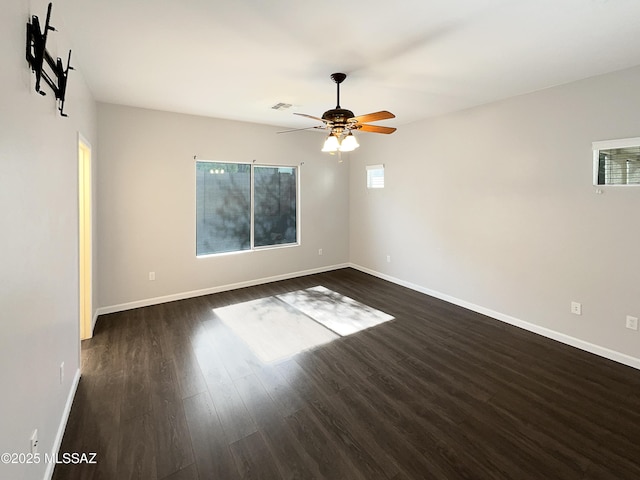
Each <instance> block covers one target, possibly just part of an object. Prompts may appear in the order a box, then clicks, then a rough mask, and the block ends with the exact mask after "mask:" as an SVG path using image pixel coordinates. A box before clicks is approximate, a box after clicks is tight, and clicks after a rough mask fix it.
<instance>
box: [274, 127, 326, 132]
mask: <svg viewBox="0 0 640 480" xmlns="http://www.w3.org/2000/svg"><path fill="white" fill-rule="evenodd" d="M314 128H319V129H320V130H324V129H325V128H327V127H324V126H322V127H319V126H315V127H306V128H294V129H293V130H282V131H281V132H276V133H290V132H299V131H301V130H313V129H314Z"/></svg>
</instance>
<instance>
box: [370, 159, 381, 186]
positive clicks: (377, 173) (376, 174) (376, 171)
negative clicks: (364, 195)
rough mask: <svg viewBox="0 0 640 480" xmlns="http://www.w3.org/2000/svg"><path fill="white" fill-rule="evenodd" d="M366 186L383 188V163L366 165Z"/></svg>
mask: <svg viewBox="0 0 640 480" xmlns="http://www.w3.org/2000/svg"><path fill="white" fill-rule="evenodd" d="M367 188H384V165H367Z"/></svg>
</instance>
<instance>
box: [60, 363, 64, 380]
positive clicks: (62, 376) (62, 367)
mask: <svg viewBox="0 0 640 480" xmlns="http://www.w3.org/2000/svg"><path fill="white" fill-rule="evenodd" d="M62 383H64V362H62V363H61V364H60V384H61V385H62Z"/></svg>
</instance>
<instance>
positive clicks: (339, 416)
mask: <svg viewBox="0 0 640 480" xmlns="http://www.w3.org/2000/svg"><path fill="white" fill-rule="evenodd" d="M315 285H324V286H325V287H327V288H330V289H332V290H335V291H337V292H339V293H341V294H343V295H346V296H349V297H351V298H353V299H355V300H358V301H360V302H363V303H365V304H367V305H370V306H372V307H374V308H377V309H380V310H382V311H384V312H387V313H389V314H391V315H393V316H394V317H395V320H393V321H391V322H387V323H385V324H382V325H380V326H377V327H374V328H372V329H369V330H366V331H363V332H360V333H357V334H354V335H352V336H348V337H343V338H340V339H339V340H336V341H334V342H332V343H330V344H327V345H324V346H322V347H318V348H316V349H314V350H312V351H307V352H304V353H300V354H298V355H296V356H294V357H291V358H289V359H287V360H285V361H282V362H280V363H277V364H273V365H265V364H262V363H260V361H259V360H258V359H257V358H256V357H255V356H254V355H253V354H252V353H251V351H250V350H249V349H248V348H247V347H246V346H245V344H244V343H243V342H242V341H241V340H239V339H238V338H236V336H235V335H234V333H233V332H232V331H231V330H229V329H228V328H227V327H226V326H225V325H224V324H222V323H221V322H220V320H218V319H217V318H216V317H215V315H214V314H213V313H212V309H213V308H216V307H220V306H224V305H229V304H233V303H237V302H243V301H247V300H252V299H255V298H261V297H266V296H269V295H274V294H278V293H283V292H287V291H293V290H298V289H302V288H308V287H311V286H315ZM82 362H83V368H82V378H81V380H80V384H79V387H78V391H77V394H76V398H75V400H74V403H73V407H72V410H71V415H70V418H69V421H68V424H67V429H66V431H65V435H64V439H63V444H62V448H61V453H62V452H97V460H98V463H97V464H95V465H92V464H81V465H63V464H58V465H57V466H56V469H55V472H54V476H53V477H54V479H56V480H62V479H64V480H75V479H117V480H124V479H130V478H136V479H144V480H156V479H157V480H193V479H200V480H205V479H207V480H208V479H216V480H217V479H220V480H233V479H241V478H242V479H258V478H262V479H305V480H310V479H330V480H339V479H349V480H357V479H362V480H365V479H366V480H371V479H393V480H404V479H510V480H527V479H594V480H595V479H612V480H613V479H615V480H623V479H629V480H632V479H633V480H637V479H640V371H637V370H634V369H632V368H630V367H626V366H623V365H620V364H616V363H614V362H611V361H608V360H606V359H603V358H600V357H597V356H594V355H591V354H589V353H586V352H583V351H580V350H577V349H574V348H571V347H568V346H566V345H562V344H560V343H557V342H554V341H552V340H548V339H545V338H543V337H540V336H537V335H535V334H532V333H529V332H526V331H524V330H520V329H518V328H515V327H511V326H509V325H506V324H503V323H501V322H498V321H496V320H493V319H490V318H487V317H484V316H482V315H479V314H476V313H473V312H470V311H468V310H465V309H462V308H459V307H456V306H452V305H450V304H447V303H445V302H443V301H440V300H436V299H434V298H431V297H428V296H426V295H422V294H420V293H417V292H415V291H412V290H408V289H405V288H403V287H400V286H397V285H394V284H392V283H388V282H385V281H383V280H380V279H377V278H375V277H372V276H369V275H366V274H364V273H361V272H358V271H356V270H352V269H344V270H338V271H334V272H329V273H323V274H318V275H312V276H307V277H302V278H298V279H293V280H286V281H281V282H276V283H271V284H267V285H262V286H256V287H251V288H243V289H240V290H235V291H230V292H224V293H219V294H215V295H208V296H205V297H199V298H193V299H189V300H183V301H178V302H172V303H166V304H163V305H157V306H152V307H146V308H141V309H137V310H130V311H126V312H120V313H115V314H110V315H105V316H101V317H100V319H99V321H98V324H97V326H96V331H95V336H94V337H93V339H91V340H88V341H85V342H83V345H82Z"/></svg>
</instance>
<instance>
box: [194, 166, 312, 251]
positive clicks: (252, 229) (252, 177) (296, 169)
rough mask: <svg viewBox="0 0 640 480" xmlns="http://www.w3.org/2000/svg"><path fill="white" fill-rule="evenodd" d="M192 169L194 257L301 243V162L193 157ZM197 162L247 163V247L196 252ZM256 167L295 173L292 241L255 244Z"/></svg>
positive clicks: (284, 246) (293, 245) (294, 245)
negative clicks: (295, 163) (280, 162)
mask: <svg viewBox="0 0 640 480" xmlns="http://www.w3.org/2000/svg"><path fill="white" fill-rule="evenodd" d="M194 160H195V162H194V169H195V171H196V176H195V191H194V194H195V202H194V203H195V205H194V207H195V218H194V230H195V242H194V246H195V255H196V258H206V257H214V256H221V255H238V254H242V253H251V252H256V251H261V250H271V249H277V248H291V247H298V246H300V245H301V238H302V237H301V228H300V227H301V226H300V218H301V208H300V198H301V194H300V169H301V166H302V163H300V164H298V165H293V164H284V163H283V164H273V163H256V161H255V160H254V161H253V162H242V161H230V160H205V159H199V158H195V159H194ZM198 163H208V164H223V165H227V164H237V165H248V166H249V167H250V173H249V179H250V181H249V184H250V186H249V210H250V211H249V229H250V235H249V238H250V240H249V248H248V249H244V250H232V251H228V252H213V253H202V254H198V213H197V212H198V185H197V181H198V177H197V171H198ZM256 168H291V169H292V170H293V172H294V175H295V189H296V192H295V198H296V212H295V222H296V224H295V225H296V239H295V241H294V242H290V243H277V244H274V245H260V246H256V245H255V198H256V195H255V174H254V171H255V169H256Z"/></svg>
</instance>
